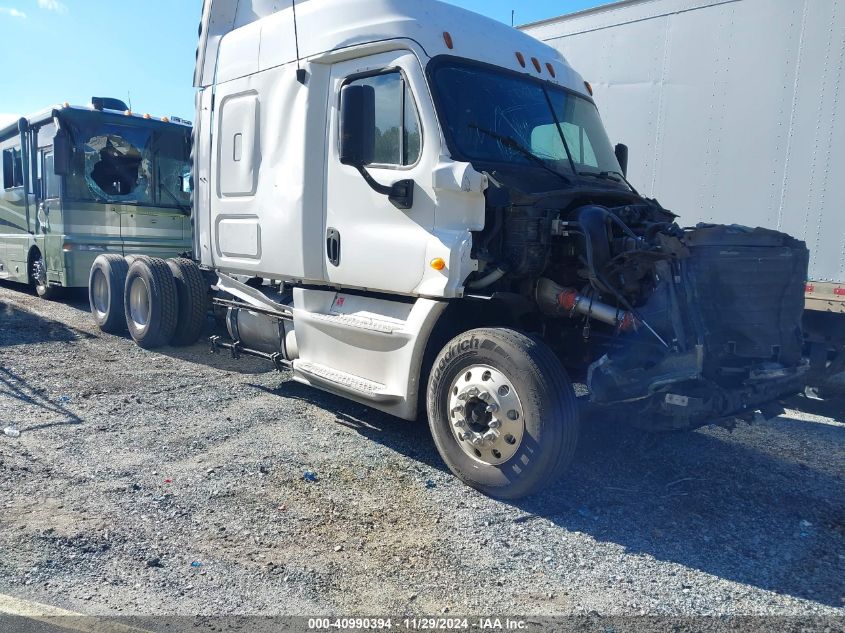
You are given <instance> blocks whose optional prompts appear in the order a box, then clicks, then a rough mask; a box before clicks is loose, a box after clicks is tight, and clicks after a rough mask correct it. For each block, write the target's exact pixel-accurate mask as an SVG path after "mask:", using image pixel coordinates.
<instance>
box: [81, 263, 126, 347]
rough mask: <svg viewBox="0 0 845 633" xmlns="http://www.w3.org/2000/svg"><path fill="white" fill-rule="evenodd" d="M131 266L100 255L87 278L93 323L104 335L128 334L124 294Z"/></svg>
mask: <svg viewBox="0 0 845 633" xmlns="http://www.w3.org/2000/svg"><path fill="white" fill-rule="evenodd" d="M128 270H129V265H128V264H127V263H126V260H125V259H124V258H123V257H121V256H120V255H100V256H98V257H97V259H95V260H94V264H93V266H91V273H90V274H89V276H88V301H89V303H90V304H91V314H93V315H94V321H96V322H97V326H98V327H99V328H100V330H102V331H103V332H108V333H109V334H120V333H122V332H125V331H126V316H125V313H124V309H123V291H124V287H125V286H126V273H127V272H128Z"/></svg>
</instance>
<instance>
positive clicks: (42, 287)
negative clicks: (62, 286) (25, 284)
mask: <svg viewBox="0 0 845 633" xmlns="http://www.w3.org/2000/svg"><path fill="white" fill-rule="evenodd" d="M28 276H29V285H30V286H32V289H33V290H35V293H36V294H37V295H38V296H39V297H41V298H42V299H55V298H56V296H57V295H58V288H55V287H53V286H51V285H50V284H49V283H48V282H47V263H46V262H45V261H44V257H43V256H42V255H41V251H39V250H38V249H37V248H36V249H35V250H33V251H32V253H30V255H29V270H28Z"/></svg>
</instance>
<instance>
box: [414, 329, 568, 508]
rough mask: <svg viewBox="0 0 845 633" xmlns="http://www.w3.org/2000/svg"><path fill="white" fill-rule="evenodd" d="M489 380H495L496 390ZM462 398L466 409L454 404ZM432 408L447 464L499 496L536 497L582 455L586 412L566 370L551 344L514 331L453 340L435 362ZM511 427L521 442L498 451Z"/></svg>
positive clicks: (436, 438) (474, 334)
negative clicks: (581, 422)
mask: <svg viewBox="0 0 845 633" xmlns="http://www.w3.org/2000/svg"><path fill="white" fill-rule="evenodd" d="M497 377H498V380H499V382H498V383H496V378H497ZM485 380H488V381H491V382H490V385H491V387H490V388H489V389H487V388H486V387H485V386H484V385H485V384H487V383H485V382H484V381H485ZM498 389H501V390H502V391H501V393H503V394H506V399H505V400H502V399H501V398H500V397H499V392H498ZM511 390H513V391H515V392H516V396H518V398H513V395H514V394H513V393H510V392H511ZM485 391H487V393H485ZM455 398H462V400H460V402H461V406H459V407H454V404H455ZM508 398H509V399H508ZM450 402H451V403H452V405H453V406H450ZM427 404H428V417H429V425H430V427H431V432H432V436H433V437H434V442H435V444H436V446H437V449H438V451H439V452H440V455H441V456H442V457H443V460H444V461H445V462H446V465H447V466H448V467H449V469H450V470H451V471H452V472H453V473H454V474H455V475H456V476H457V477H459V478H460V479H461V480H462V481H464V482H465V483H466V484H468V485H469V486H472V487H473V488H476V489H478V490H479V491H481V492H483V493H485V494H487V495H490V496H493V497H498V498H502V499H518V498H521V497H525V496H528V495H531V494H534V493H536V492H537V491H539V490H540V489H541V488H542V487H544V486H546V485H548V484H549V483H552V482H553V481H554V480H555V479H556V478H557V477H558V476H559V475H560V473H561V472H562V471H563V470H564V469H565V468H566V467H567V466H568V465H569V463H570V462H571V460H572V457H573V454H574V452H575V446H576V444H577V441H578V413H577V407H576V400H575V392H574V391H573V389H572V385H571V383H570V382H569V379H568V377H567V376H566V373H565V372H564V370H563V368H562V367H561V365H560V362H559V361H558V359H557V357H556V356H555V355H554V353H553V352H552V351H551V349H549V347H548V346H547V345H546V344H545V343H543V342H542V341H539V340H537V339H534V338H531V337H529V336H526V335H524V334H521V333H519V332H516V331H513V330H508V329H480V330H473V331H470V332H466V333H465V334H462V335H460V336H458V337H456V338H455V339H453V340H452V341H450V342H449V343H448V344H447V345H446V347H444V348H443V350H442V351H441V352H440V354H439V356H438V357H437V359H435V361H434V366H433V367H432V370H431V376H430V378H429V385H428V398H427ZM500 405H504V406H506V407H508V408H509V410H507V411H505V410H500V408H499V407H500ZM456 410H457V413H456ZM487 411H493V412H494V413H486V412H487ZM485 415H486V416H487V417H486V418H485ZM491 424H492V425H495V427H496V428H491ZM509 424H511V425H521V426H513V427H508V425H509ZM457 425H462V426H460V427H458V426H457ZM508 428H518V429H519V430H520V432H521V436H520V435H519V433H516V432H514V433H512V437H511V438H510V440H512V443H513V444H516V443H517V441H518V446H517V448H516V450H515V452H513V451H511V452H512V453H513V454H512V456H510V454H509V453H507V452H506V451H500V450H497V446H498V447H501V443H499V444H496V441H497V440H496V439H492V438H493V437H494V436H497V435H498V436H501V435H504V434H510V433H509V431H508ZM460 437H465V438H467V439H466V441H461V440H460V439H459V438H460ZM517 437H518V438H519V439H517ZM474 442H478V445H476V444H474ZM482 443H483V445H482ZM476 448H478V450H477V451H476V450H475V449H476ZM497 452H498V453H499V455H498V456H496V455H495V453H497ZM503 460H504V461H503ZM499 462H501V463H499Z"/></svg>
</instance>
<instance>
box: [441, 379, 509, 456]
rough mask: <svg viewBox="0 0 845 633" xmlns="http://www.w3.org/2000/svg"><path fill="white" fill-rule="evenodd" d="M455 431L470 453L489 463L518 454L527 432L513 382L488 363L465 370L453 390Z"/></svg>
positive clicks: (451, 405)
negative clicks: (487, 364)
mask: <svg viewBox="0 0 845 633" xmlns="http://www.w3.org/2000/svg"><path fill="white" fill-rule="evenodd" d="M449 421H450V423H451V427H452V433H453V434H454V435H455V439H456V440H457V441H458V445H459V446H460V447H461V450H463V451H464V452H465V453H466V454H467V455H469V456H470V457H471V458H473V459H474V460H476V461H479V462H481V463H484V464H488V465H494V466H495V465H499V464H504V463H505V462H507V461H508V460H509V459H511V458H512V457H513V456H514V455H516V453H517V451H518V450H519V447H520V445H521V444H522V437H523V435H524V434H525V422H524V420H523V409H522V402H520V399H519V395H518V394H517V392H516V389H515V388H514V386H513V383H511V381H510V380H509V379H508V378H507V376H505V375H504V374H503V373H502V372H500V371H499V370H497V369H494V368H492V367H488V366H486V365H474V366H472V367H469V368H468V369H465V370H464V371H463V372H461V374H460V375H459V376H458V377H457V378H456V379H455V381H454V382H453V383H452V385H451V388H450V390H449Z"/></svg>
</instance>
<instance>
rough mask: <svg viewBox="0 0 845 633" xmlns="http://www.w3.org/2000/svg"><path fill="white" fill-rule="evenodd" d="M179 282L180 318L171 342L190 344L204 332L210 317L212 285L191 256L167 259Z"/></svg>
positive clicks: (178, 302) (176, 281) (177, 282)
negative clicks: (209, 299) (207, 281)
mask: <svg viewBox="0 0 845 633" xmlns="http://www.w3.org/2000/svg"><path fill="white" fill-rule="evenodd" d="M167 265H168V266H169V267H170V271H171V272H172V273H173V280H174V282H175V283H176V302H177V306H178V310H177V312H178V319H177V321H176V332H175V333H174V335H173V340H172V341H171V343H172V344H173V345H178V346H182V347H185V346H188V345H193V344H194V343H196V342H197V341H198V340H199V338H200V336H202V333H203V330H204V329H205V324H206V320H207V317H208V305H209V302H208V286H207V285H206V283H205V278H204V277H203V274H202V271H201V270H200V267H199V266H197V265H196V263H195V262H193V261H191V260H190V259H184V258H177V259H169V260H167Z"/></svg>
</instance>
